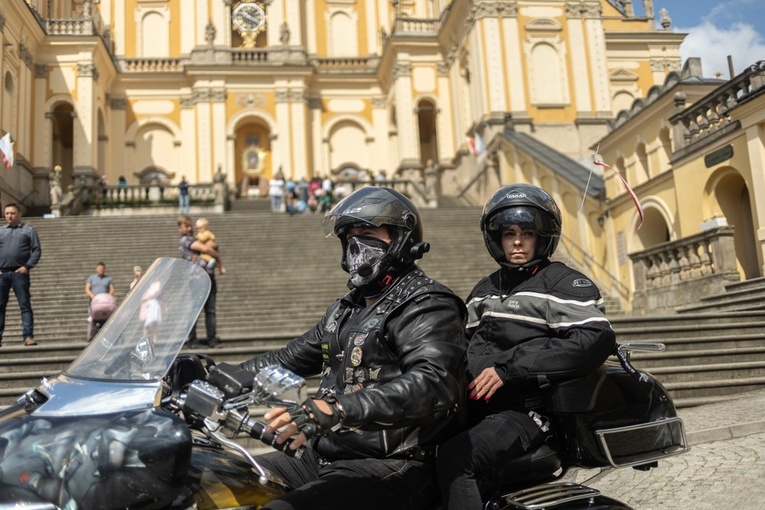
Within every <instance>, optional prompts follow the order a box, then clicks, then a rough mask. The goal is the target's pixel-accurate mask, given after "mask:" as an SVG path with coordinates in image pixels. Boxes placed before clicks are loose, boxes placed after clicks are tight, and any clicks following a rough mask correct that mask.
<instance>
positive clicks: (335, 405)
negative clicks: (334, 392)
mask: <svg viewBox="0 0 765 510" xmlns="http://www.w3.org/2000/svg"><path fill="white" fill-rule="evenodd" d="M325 402H327V403H328V404H329V408H330V409H331V410H332V414H326V413H325V412H324V411H321V410H319V407H318V406H317V405H316V402H314V400H313V399H312V398H309V399H306V401H305V402H303V403H302V404H301V405H295V406H292V407H290V408H289V409H288V411H289V413H290V418H292V421H294V422H295V424H296V425H297V427H298V430H300V432H302V433H303V434H305V437H306V438H308V439H311V438H312V437H313V436H316V435H319V436H323V435H326V434H329V433H330V432H334V431H335V430H338V429H339V428H340V427H341V426H342V422H343V418H345V416H344V414H343V410H342V406H340V403H339V402H337V400H334V399H333V400H325Z"/></svg>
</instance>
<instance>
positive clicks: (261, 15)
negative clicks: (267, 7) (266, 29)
mask: <svg viewBox="0 0 765 510" xmlns="http://www.w3.org/2000/svg"><path fill="white" fill-rule="evenodd" d="M231 19H232V21H233V23H234V26H235V27H236V28H237V30H239V31H240V32H243V33H253V32H259V31H260V30H261V29H262V28H263V26H264V25H265V24H266V13H265V12H264V11H263V8H262V7H261V6H259V5H258V4H256V3H255V2H242V3H240V4H238V5H237V6H236V7H235V8H234V12H233V13H232V16H231Z"/></svg>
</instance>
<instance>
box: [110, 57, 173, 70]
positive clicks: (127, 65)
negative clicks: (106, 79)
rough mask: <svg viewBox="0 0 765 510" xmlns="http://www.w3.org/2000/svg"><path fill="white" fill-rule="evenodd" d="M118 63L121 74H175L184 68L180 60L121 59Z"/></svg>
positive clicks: (156, 58) (151, 58) (152, 58)
mask: <svg viewBox="0 0 765 510" xmlns="http://www.w3.org/2000/svg"><path fill="white" fill-rule="evenodd" d="M118 63H119V68H120V71H122V72H123V73H177V72H180V71H183V67H184V63H183V60H182V59H180V58H162V57H140V58H121V59H119V60H118Z"/></svg>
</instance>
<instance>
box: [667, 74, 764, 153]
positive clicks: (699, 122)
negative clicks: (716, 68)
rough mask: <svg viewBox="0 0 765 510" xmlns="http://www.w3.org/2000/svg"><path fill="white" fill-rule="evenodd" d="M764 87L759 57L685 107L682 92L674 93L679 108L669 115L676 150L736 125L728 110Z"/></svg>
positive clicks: (688, 147)
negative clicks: (740, 71) (737, 73)
mask: <svg viewBox="0 0 765 510" xmlns="http://www.w3.org/2000/svg"><path fill="white" fill-rule="evenodd" d="M763 87H765V61H763V60H760V61H759V62H757V63H756V64H754V65H752V66H750V67H749V68H747V70H746V71H744V72H743V73H741V74H739V75H738V76H736V77H735V78H733V79H732V80H730V81H728V82H727V83H725V84H724V85H723V86H721V87H719V88H717V89H715V90H714V91H712V92H711V93H710V94H708V95H706V96H705V97H703V98H701V99H700V100H699V101H696V102H695V103H694V104H692V105H691V106H690V107H688V108H684V104H683V103H684V101H685V97H684V96H683V95H681V96H679V97H676V98H675V103H676V107H677V108H678V109H679V110H681V111H680V112H679V113H677V114H675V115H673V116H672V117H670V119H669V120H670V122H671V123H672V124H673V126H674V134H675V137H674V141H675V152H676V153H680V154H679V155H682V154H683V152H687V149H692V148H693V146H694V145H695V144H697V143H698V142H701V141H702V140H705V139H707V140H706V142H708V141H709V140H708V137H709V136H711V135H714V134H715V133H725V132H726V131H727V130H729V129H735V128H736V127H737V126H738V122H737V121H736V120H735V119H733V118H731V116H730V115H729V111H730V110H732V109H733V108H734V107H736V106H737V105H739V104H741V103H742V102H744V101H747V100H748V99H749V98H750V97H753V95H754V94H755V93H757V92H759V91H760V89H762V88H763ZM706 142H705V144H706ZM684 149H686V151H684Z"/></svg>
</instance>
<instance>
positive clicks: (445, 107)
mask: <svg viewBox="0 0 765 510" xmlns="http://www.w3.org/2000/svg"><path fill="white" fill-rule="evenodd" d="M436 74H437V78H436V80H437V83H438V105H437V110H436V135H437V137H438V138H437V143H438V155H439V157H440V158H441V159H444V158H445V157H446V155H447V154H448V155H449V158H451V156H452V155H453V154H454V153H455V152H456V150H457V148H456V147H455V146H454V140H455V136H456V133H453V132H452V130H453V126H452V107H451V106H452V105H451V102H450V101H449V89H450V88H451V87H450V84H449V68H448V67H447V66H446V65H444V64H441V63H439V64H438V65H437V66H436ZM459 139H460V140H461V139H462V137H461V136H460V137H459ZM436 163H438V162H436Z"/></svg>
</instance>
